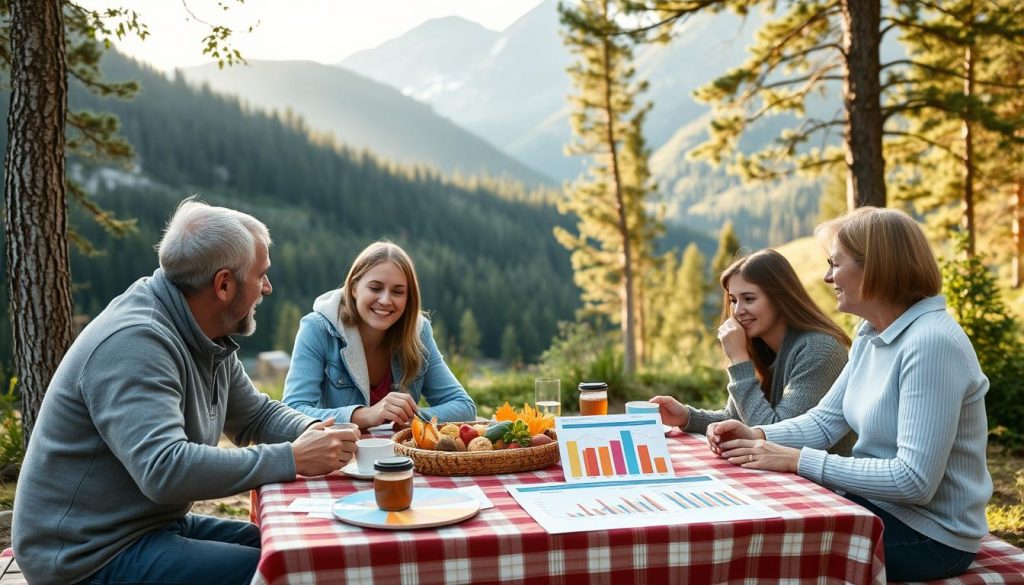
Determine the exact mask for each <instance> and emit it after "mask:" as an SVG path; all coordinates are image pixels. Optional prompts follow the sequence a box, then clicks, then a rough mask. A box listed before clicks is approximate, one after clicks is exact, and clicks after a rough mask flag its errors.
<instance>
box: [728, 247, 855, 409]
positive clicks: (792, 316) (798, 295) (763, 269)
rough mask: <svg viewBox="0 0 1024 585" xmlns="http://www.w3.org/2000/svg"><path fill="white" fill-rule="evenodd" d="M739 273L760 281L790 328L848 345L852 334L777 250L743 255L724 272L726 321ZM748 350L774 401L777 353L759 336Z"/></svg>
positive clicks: (745, 278) (730, 313)
mask: <svg viewBox="0 0 1024 585" xmlns="http://www.w3.org/2000/svg"><path fill="white" fill-rule="evenodd" d="M737 274H739V275H740V276H741V277H743V280H745V281H747V282H749V283H751V284H756V285H757V286H758V288H760V289H761V292H763V293H764V294H765V296H767V297H768V299H769V300H770V301H771V302H772V304H773V305H774V306H775V309H776V310H777V311H778V312H779V317H780V318H781V319H782V320H783V321H784V322H785V324H786V330H787V331H788V330H789V329H796V330H798V331H817V332H818V333H824V334H825V335H829V336H831V337H833V338H834V339H835V340H836V341H838V342H839V343H841V344H843V345H844V346H846V347H847V348H849V347H850V336H849V335H847V334H846V333H844V332H843V330H842V329H840V328H839V326H838V325H836V324H835V323H834V322H833V321H832V319H829V317H828V315H826V314H825V313H824V312H823V311H822V310H821V309H820V308H818V305H817V304H815V302H814V300H812V299H811V297H810V295H808V294H807V290H806V289H804V285H803V284H801V283H800V279H799V278H798V277H797V275H796V271H795V270H793V266H792V265H791V264H790V263H789V260H786V257H785V256H783V255H782V254H779V253H778V252H776V251H775V250H760V251H758V252H754V253H753V254H750V255H749V256H746V257H744V258H740V259H738V260H736V261H735V262H733V263H732V264H731V265H729V267H728V268H726V269H725V270H724V271H723V272H722V277H721V279H720V282H721V285H722V322H723V323H724V322H725V321H726V320H727V319H729V317H731V316H732V306H731V305H732V304H731V303H730V302H729V279H730V278H732V277H733V276H735V275H737ZM747 353H748V354H749V355H750V359H751V361H753V362H754V370H755V372H756V374H757V379H758V382H760V384H761V390H762V391H763V392H764V395H765V398H766V399H768V400H769V402H770V401H771V392H772V372H771V369H770V368H771V365H772V362H773V361H774V359H775V353H774V352H773V351H772V350H771V348H769V347H768V344H767V343H765V342H764V340H762V339H761V338H759V337H755V338H753V339H747Z"/></svg>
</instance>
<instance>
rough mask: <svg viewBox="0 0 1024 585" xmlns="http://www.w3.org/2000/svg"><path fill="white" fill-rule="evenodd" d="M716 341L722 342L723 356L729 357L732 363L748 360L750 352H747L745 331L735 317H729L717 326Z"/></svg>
mask: <svg viewBox="0 0 1024 585" xmlns="http://www.w3.org/2000/svg"><path fill="white" fill-rule="evenodd" d="M718 341H719V343H721V344H722V351H723V352H725V357H727V358H729V363H730V364H732V365H736V364H740V363H743V362H749V361H750V354H748V353H747V332H746V331H744V330H743V326H742V325H740V322H739V321H737V320H736V318H735V317H729V318H728V319H726V320H725V323H722V326H721V327H719V328H718Z"/></svg>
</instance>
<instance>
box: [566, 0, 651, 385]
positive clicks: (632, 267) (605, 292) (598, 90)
mask: <svg viewBox="0 0 1024 585" xmlns="http://www.w3.org/2000/svg"><path fill="white" fill-rule="evenodd" d="M558 10H559V13H560V15H561V20H562V24H563V26H564V29H563V39H564V41H565V44H566V45H567V46H568V47H569V49H570V51H571V52H572V53H573V54H574V55H576V56H577V58H578V61H577V62H576V63H575V64H573V65H572V66H571V67H570V68H569V75H570V77H571V78H572V80H573V83H574V85H575V86H576V89H577V92H578V93H577V94H576V95H574V96H571V98H570V101H571V103H572V107H573V114H572V125H573V133H574V142H573V144H571V145H570V147H569V148H568V149H567V151H568V152H569V154H575V155H585V156H588V157H590V164H589V166H588V169H587V171H588V172H587V176H586V177H584V178H581V179H579V180H577V181H576V182H575V183H574V184H573V185H571V186H570V187H569V188H568V189H567V190H566V193H565V196H564V198H563V199H562V200H560V201H559V204H558V209H559V211H560V212H561V213H563V214H573V215H575V216H576V218H577V223H576V230H577V233H576V234H572V233H570V232H569V230H566V229H564V228H556V229H555V237H556V238H557V239H558V241H559V242H560V243H561V244H562V245H563V246H565V247H566V248H567V249H569V250H571V251H572V264H573V271H574V280H575V282H576V284H577V285H578V286H579V287H580V288H581V289H582V291H583V293H582V298H583V302H584V304H585V310H586V311H589V312H592V313H596V314H600V315H605V316H607V317H608V318H609V319H610V320H611V321H612V322H613V323H618V324H619V326H620V329H621V333H622V344H623V370H624V373H626V374H627V375H628V374H632V373H633V372H634V370H635V368H636V365H637V359H638V354H637V345H638V342H640V344H641V345H642V332H643V325H642V323H641V322H640V319H639V318H638V313H642V311H641V308H642V306H643V304H642V300H641V299H642V298H643V292H642V285H641V282H640V280H641V279H640V278H639V277H638V274H639V272H638V271H639V270H642V269H643V267H645V266H649V265H650V262H651V260H650V255H651V253H652V252H651V245H650V243H651V241H652V240H653V238H654V236H655V234H657V233H658V230H659V229H660V226H659V225H658V222H657V221H655V220H653V219H652V218H651V217H650V216H649V212H648V209H647V203H648V201H649V200H650V195H651V193H652V190H653V188H654V186H653V185H652V184H651V181H650V173H649V171H648V167H647V159H648V156H649V152H648V149H647V147H646V145H645V143H644V140H643V134H642V126H643V120H644V116H645V115H646V114H647V112H648V110H649V108H650V104H644V105H640V104H638V103H637V99H638V97H639V95H640V94H641V93H642V92H643V91H644V90H645V89H646V87H647V84H646V82H634V81H633V77H634V75H635V71H634V69H633V66H632V48H631V43H630V41H629V39H628V38H627V37H625V36H623V35H621V34H619V33H620V32H621V31H620V29H619V27H618V25H617V24H616V22H615V13H614V12H613V11H614V10H615V6H614V5H613V4H611V3H610V2H609V0H585V1H583V2H580V3H579V4H577V5H574V6H572V7H570V6H568V5H566V4H561V3H560V4H559V7H558Z"/></svg>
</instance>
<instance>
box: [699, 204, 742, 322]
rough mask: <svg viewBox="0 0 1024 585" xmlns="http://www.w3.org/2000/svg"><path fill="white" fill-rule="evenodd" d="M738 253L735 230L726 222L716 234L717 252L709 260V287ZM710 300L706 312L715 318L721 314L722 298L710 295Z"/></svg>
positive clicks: (738, 247) (716, 280) (737, 239)
mask: <svg viewBox="0 0 1024 585" xmlns="http://www.w3.org/2000/svg"><path fill="white" fill-rule="evenodd" d="M739 251H740V239H739V237H737V236H736V230H734V229H733V227H732V222H731V221H726V222H725V225H723V226H722V230H721V231H720V232H719V233H718V251H716V252H715V257H714V258H713V259H712V260H711V274H710V275H709V278H708V282H709V283H711V286H714V283H716V282H718V279H719V277H721V276H722V273H723V272H725V269H726V268H728V267H729V265H730V264H732V263H733V261H735V260H736V255H737V254H739ZM710 298H711V299H713V300H711V302H710V306H709V307H708V309H709V310H708V311H707V312H708V313H709V314H710V315H712V316H715V317H717V316H718V315H719V314H721V312H722V297H721V296H718V295H711V297H710Z"/></svg>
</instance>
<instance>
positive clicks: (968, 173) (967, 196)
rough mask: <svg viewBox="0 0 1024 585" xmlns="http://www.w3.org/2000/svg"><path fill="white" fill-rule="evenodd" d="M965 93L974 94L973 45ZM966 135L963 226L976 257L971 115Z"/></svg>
mask: <svg viewBox="0 0 1024 585" xmlns="http://www.w3.org/2000/svg"><path fill="white" fill-rule="evenodd" d="M964 95H965V96H966V97H967V98H970V97H971V96H973V95H974V58H973V54H972V47H971V45H967V48H966V49H964ZM963 137H964V200H963V210H964V217H963V227H964V231H966V232H967V255H968V256H969V257H974V230H975V226H974V134H973V132H972V128H971V120H970V116H964V119H963Z"/></svg>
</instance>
